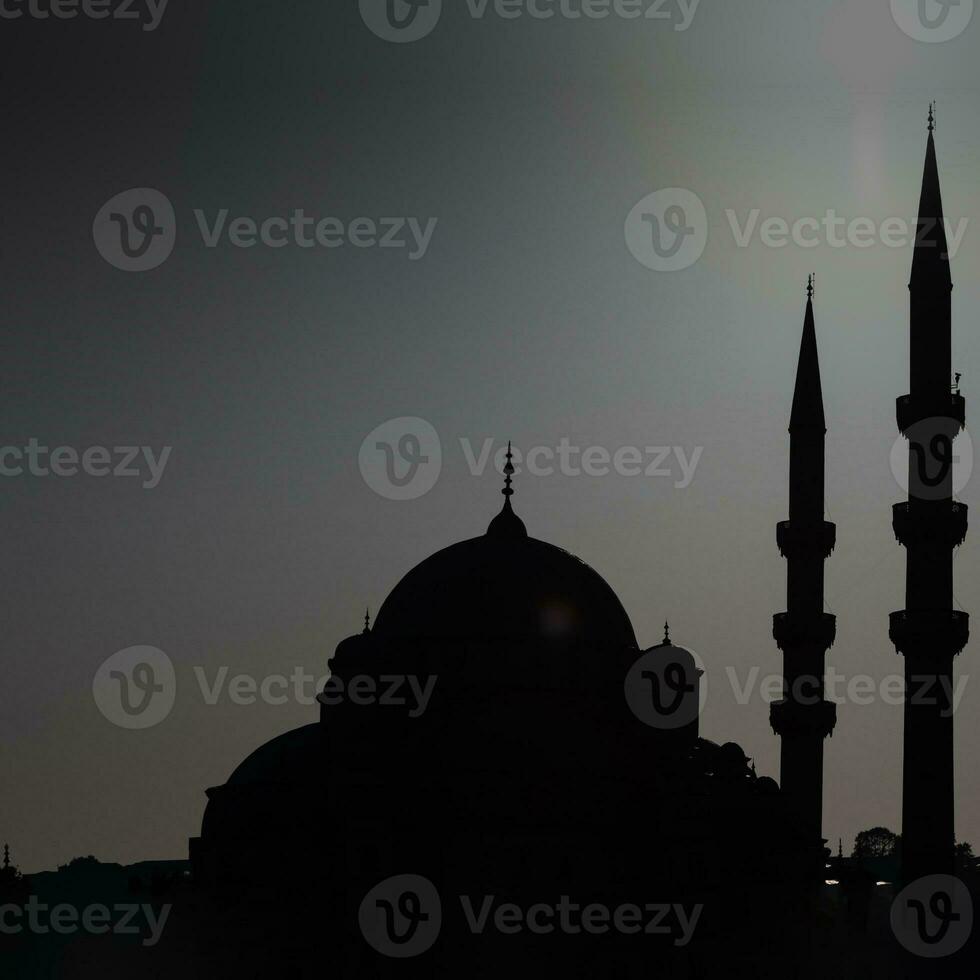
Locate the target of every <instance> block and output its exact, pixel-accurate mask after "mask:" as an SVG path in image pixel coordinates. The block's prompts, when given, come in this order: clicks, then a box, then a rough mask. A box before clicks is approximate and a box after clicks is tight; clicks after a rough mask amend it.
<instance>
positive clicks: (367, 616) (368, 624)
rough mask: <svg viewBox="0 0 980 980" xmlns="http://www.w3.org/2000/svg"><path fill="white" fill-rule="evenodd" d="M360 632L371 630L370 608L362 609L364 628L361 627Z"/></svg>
mask: <svg viewBox="0 0 980 980" xmlns="http://www.w3.org/2000/svg"><path fill="white" fill-rule="evenodd" d="M362 632H364V633H370V632H371V610H370V609H365V610H364V629H363V631H362Z"/></svg>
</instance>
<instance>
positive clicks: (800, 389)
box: [789, 275, 827, 432]
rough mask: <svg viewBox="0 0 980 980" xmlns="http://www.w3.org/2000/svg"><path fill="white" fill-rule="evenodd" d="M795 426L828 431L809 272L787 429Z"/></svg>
mask: <svg viewBox="0 0 980 980" xmlns="http://www.w3.org/2000/svg"><path fill="white" fill-rule="evenodd" d="M798 429H820V430H821V431H823V432H826V431H827V424H826V421H825V419H824V414H823V389H822V387H821V385H820V359H819V358H818V356H817V328H816V325H815V323H814V318H813V276H812V275H811V276H810V278H809V279H808V280H807V287H806V316H805V318H804V321H803V339H802V340H801V341H800V359H799V362H798V363H797V367H796V389H795V391H794V392H793V410H792V412H791V413H790V419H789V431H790V432H793V431H794V430H798Z"/></svg>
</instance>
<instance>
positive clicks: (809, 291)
mask: <svg viewBox="0 0 980 980" xmlns="http://www.w3.org/2000/svg"><path fill="white" fill-rule="evenodd" d="M814 281H815V277H814V275H813V273H812V272H811V273H810V276H809V278H808V279H807V281H806V298H807V299H813V284H814Z"/></svg>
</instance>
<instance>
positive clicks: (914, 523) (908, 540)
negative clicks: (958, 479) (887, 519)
mask: <svg viewBox="0 0 980 980" xmlns="http://www.w3.org/2000/svg"><path fill="white" fill-rule="evenodd" d="M941 504H942V502H941V501H938V502H937V503H936V505H935V509H933V506H934V505H931V504H930V513H929V516H928V518H927V519H925V520H922V519H920V520H916V519H915V517H913V516H912V514H911V513H910V511H909V504H908V501H904V502H902V503H900V504H894V505H893V506H892V530H893V531H894V532H895V537H896V539H897V540H898V543H899V544H901V545H903V546H904V547H906V548H907V547H909V546H911V547H922V546H929V545H931V546H933V547H936V548H944V549H950V548H957V547H959V546H960V545H961V544H962V543H963V542H964V541H965V540H966V529H967V523H968V521H967V518H968V511H969V508H968V507H967V506H966V504H961V503H959V502H958V501H955V500H953V501H949V502H948V505H949V509H948V510H947V509H946V508H945V507H942V506H941Z"/></svg>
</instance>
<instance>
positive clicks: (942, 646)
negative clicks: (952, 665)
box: [888, 609, 970, 657]
mask: <svg viewBox="0 0 980 980" xmlns="http://www.w3.org/2000/svg"><path fill="white" fill-rule="evenodd" d="M888 638H889V639H890V640H891V641H892V643H894V644H895V649H896V650H897V651H898V652H899V653H902V654H907V653H913V654H917V653H930V652H935V653H937V654H945V655H947V656H953V657H955V656H956V655H957V654H958V653H960V651H962V649H963V647H965V646H966V644H967V642H968V641H969V639H970V615H969V613H965V612H960V611H959V610H958V609H948V610H946V609H938V610H935V609H913V610H909V609H902V610H899V611H898V612H893V613H890V614H889V616H888Z"/></svg>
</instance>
